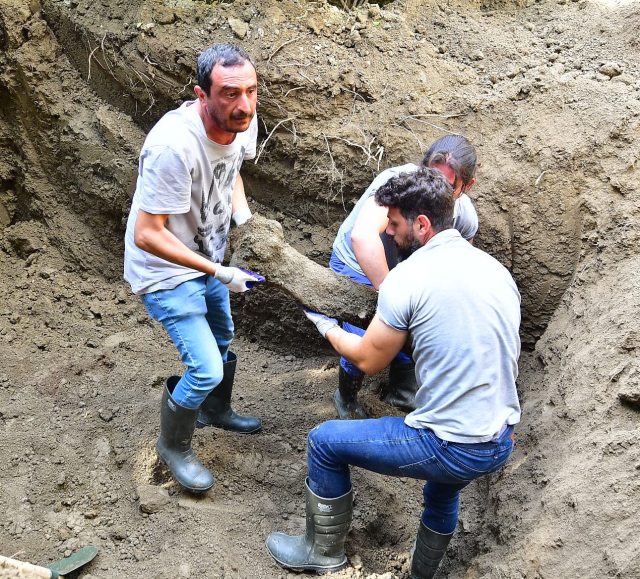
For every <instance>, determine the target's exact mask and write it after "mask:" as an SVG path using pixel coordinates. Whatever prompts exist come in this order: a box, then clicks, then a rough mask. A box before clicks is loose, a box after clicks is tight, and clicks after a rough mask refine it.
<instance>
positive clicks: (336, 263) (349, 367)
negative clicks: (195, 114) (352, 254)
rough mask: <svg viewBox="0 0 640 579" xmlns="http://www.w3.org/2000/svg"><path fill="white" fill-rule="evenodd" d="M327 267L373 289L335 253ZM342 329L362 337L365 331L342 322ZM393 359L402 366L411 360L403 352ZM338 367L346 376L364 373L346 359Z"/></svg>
mask: <svg viewBox="0 0 640 579" xmlns="http://www.w3.org/2000/svg"><path fill="white" fill-rule="evenodd" d="M329 267H330V268H331V270H332V271H334V272H336V273H339V274H340V275H346V276H347V277H350V278H351V279H352V280H353V281H355V282H356V283H361V284H362V285H368V286H369V287H373V285H372V284H371V282H370V281H369V280H368V279H367V277H366V276H364V275H362V274H361V273H358V272H357V271H355V270H353V269H351V268H350V267H349V266H348V265H347V264H345V263H342V260H341V259H340V258H339V257H338V256H337V255H336V254H335V253H332V254H331V259H330V260H329ZM342 329H343V330H344V331H345V332H349V333H350V334H356V335H357V336H364V332H365V330H363V329H362V328H359V327H358V326H354V325H352V324H348V323H347V322H342ZM395 359H396V360H398V362H401V363H403V364H406V363H409V362H411V358H410V357H409V356H407V355H406V354H405V353H404V352H399V353H398V355H397V356H396V357H395ZM340 366H342V367H343V368H344V369H345V371H346V372H347V374H351V375H352V376H360V375H361V374H364V372H363V371H362V370H360V368H358V367H357V366H356V365H355V364H352V363H351V362H349V360H347V359H346V358H340Z"/></svg>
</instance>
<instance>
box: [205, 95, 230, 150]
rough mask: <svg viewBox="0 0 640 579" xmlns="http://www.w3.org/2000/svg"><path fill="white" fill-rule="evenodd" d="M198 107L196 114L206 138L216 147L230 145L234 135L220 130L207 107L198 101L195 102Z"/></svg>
mask: <svg viewBox="0 0 640 579" xmlns="http://www.w3.org/2000/svg"><path fill="white" fill-rule="evenodd" d="M196 106H197V107H198V114H199V115H200V119H201V120H202V124H203V125H204V130H205V132H206V133H207V137H209V139H210V140H212V141H213V142H214V143H218V145H230V144H231V143H233V141H234V140H235V138H236V134H235V133H230V132H229V131H225V130H224V129H221V128H220V127H219V126H218V125H217V124H216V123H215V122H214V120H213V119H212V118H211V115H210V114H209V111H208V110H207V107H205V106H204V105H203V104H202V103H201V102H200V101H199V100H198V101H196Z"/></svg>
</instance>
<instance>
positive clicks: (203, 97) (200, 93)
mask: <svg viewBox="0 0 640 579" xmlns="http://www.w3.org/2000/svg"><path fill="white" fill-rule="evenodd" d="M193 90H194V92H195V93H196V96H197V97H198V100H199V101H200V102H201V103H204V102H205V101H206V97H207V93H205V92H204V89H202V88H200V86H198V85H196V86H195V87H194V89H193Z"/></svg>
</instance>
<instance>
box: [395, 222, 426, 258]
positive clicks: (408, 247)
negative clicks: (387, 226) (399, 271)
mask: <svg viewBox="0 0 640 579" xmlns="http://www.w3.org/2000/svg"><path fill="white" fill-rule="evenodd" d="M393 243H395V245H396V247H397V248H398V253H399V254H400V255H401V256H402V258H403V259H406V258H407V257H409V256H410V255H411V254H412V253H413V252H414V251H416V250H417V249H420V247H421V246H420V244H419V243H418V241H416V236H415V235H414V234H413V230H412V229H411V230H409V235H408V236H407V238H406V239H405V240H404V241H403V242H402V243H398V241H397V240H396V238H395V237H394V238H393Z"/></svg>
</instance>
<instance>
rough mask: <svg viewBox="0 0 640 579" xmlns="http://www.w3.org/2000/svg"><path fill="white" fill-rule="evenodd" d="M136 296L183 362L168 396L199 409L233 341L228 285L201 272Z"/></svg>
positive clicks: (216, 383)
mask: <svg viewBox="0 0 640 579" xmlns="http://www.w3.org/2000/svg"><path fill="white" fill-rule="evenodd" d="M141 298H142V303H143V304H144V306H145V307H146V308H147V311H148V312H149V315H150V316H151V317H152V318H153V319H154V320H158V321H159V322H161V323H162V325H163V326H164V329H165V330H166V331H167V333H168V334H169V336H170V337H171V339H172V340H173V343H174V344H175V346H176V348H178V351H179V352H180V356H181V358H182V363H183V364H184V365H185V366H186V367H187V370H186V372H185V373H184V374H183V376H182V378H180V381H179V382H178V384H177V385H176V387H175V389H174V391H173V393H172V394H171V397H172V398H173V399H174V400H175V401H176V402H177V403H178V404H179V405H180V406H184V407H185V408H199V407H200V404H202V401H203V400H204V399H205V398H206V397H207V395H208V394H209V392H211V391H212V390H213V389H214V388H215V387H216V386H217V385H218V384H219V383H220V382H221V380H222V364H223V362H225V361H226V359H227V352H228V351H229V345H230V344H231V341H232V340H233V330H234V328H233V320H232V319H231V305H230V303H229V290H228V289H227V287H226V286H224V285H222V284H221V283H220V282H219V281H218V280H217V279H214V278H213V277H212V276H210V275H203V276H201V277H198V278H196V279H192V280H189V281H185V282H183V283H181V284H180V285H179V286H178V287H176V288H174V289H170V290H159V291H157V292H152V293H148V294H143V295H142V296H141Z"/></svg>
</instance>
